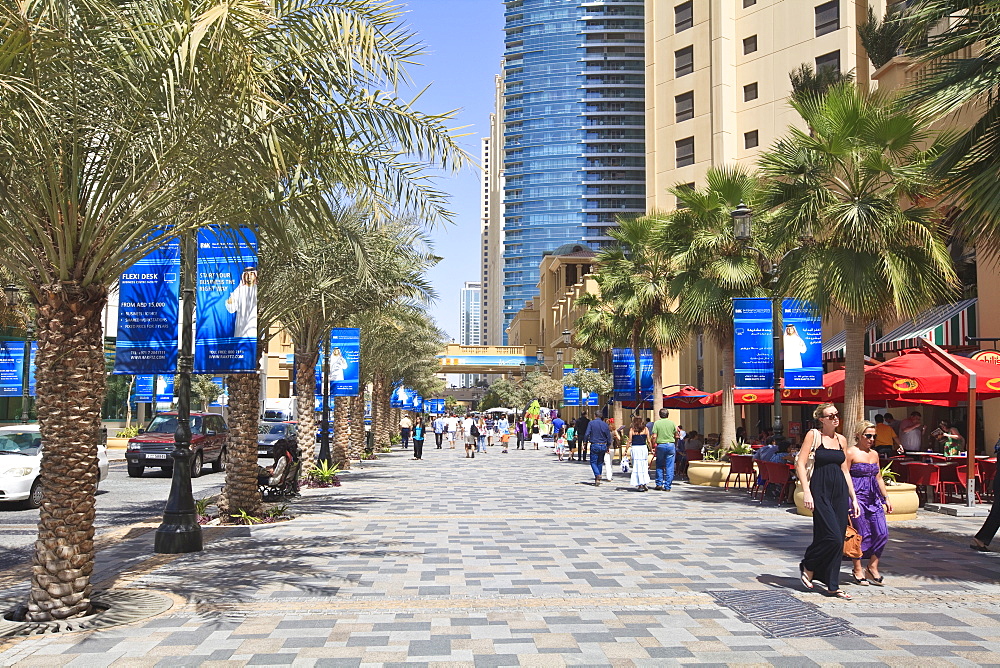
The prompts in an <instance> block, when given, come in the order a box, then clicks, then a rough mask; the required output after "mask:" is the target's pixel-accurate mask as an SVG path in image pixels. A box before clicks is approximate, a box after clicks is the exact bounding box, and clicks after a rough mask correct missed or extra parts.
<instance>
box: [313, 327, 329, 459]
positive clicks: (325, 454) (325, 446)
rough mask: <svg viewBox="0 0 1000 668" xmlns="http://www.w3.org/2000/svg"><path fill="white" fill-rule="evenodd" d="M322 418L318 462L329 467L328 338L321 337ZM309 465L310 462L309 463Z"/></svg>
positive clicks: (326, 336)
mask: <svg viewBox="0 0 1000 668" xmlns="http://www.w3.org/2000/svg"><path fill="white" fill-rule="evenodd" d="M322 397H323V399H322V401H323V418H322V419H321V420H320V428H321V429H322V430H323V434H322V435H321V436H320V439H319V461H320V462H322V463H323V464H325V465H326V466H329V465H330V337H329V335H326V334H324V335H323V393H322ZM310 463H311V462H310Z"/></svg>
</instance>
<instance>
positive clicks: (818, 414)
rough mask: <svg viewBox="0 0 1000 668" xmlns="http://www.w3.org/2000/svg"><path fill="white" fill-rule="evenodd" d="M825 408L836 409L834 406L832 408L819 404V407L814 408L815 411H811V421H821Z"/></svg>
mask: <svg viewBox="0 0 1000 668" xmlns="http://www.w3.org/2000/svg"><path fill="white" fill-rule="evenodd" d="M827 408H836V406H834V405H833V404H830V403H826V404H820V405H819V406H817V407H816V410H814V411H813V419H814V420H822V419H823V411H825V410H826V409H827Z"/></svg>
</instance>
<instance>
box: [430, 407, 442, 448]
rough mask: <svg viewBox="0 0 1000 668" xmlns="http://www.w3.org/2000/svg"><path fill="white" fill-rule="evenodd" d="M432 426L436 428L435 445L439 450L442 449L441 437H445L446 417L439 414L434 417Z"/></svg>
mask: <svg viewBox="0 0 1000 668" xmlns="http://www.w3.org/2000/svg"><path fill="white" fill-rule="evenodd" d="M431 427H432V428H433V429H434V445H435V446H436V447H437V449H438V450H440V449H441V439H443V438H444V430H445V426H444V418H443V417H441V416H440V415H438V416H437V417H436V418H434V422H432V423H431Z"/></svg>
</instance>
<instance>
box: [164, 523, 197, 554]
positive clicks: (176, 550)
mask: <svg viewBox="0 0 1000 668" xmlns="http://www.w3.org/2000/svg"><path fill="white" fill-rule="evenodd" d="M201 550H202V534H201V525H199V524H198V522H197V521H196V520H195V519H194V517H193V516H191V517H187V516H186V515H178V516H177V517H166V518H164V522H163V524H161V525H160V528H158V529H157V530H156V534H155V536H154V538H153V552H155V553H157V554H185V553H187V552H201Z"/></svg>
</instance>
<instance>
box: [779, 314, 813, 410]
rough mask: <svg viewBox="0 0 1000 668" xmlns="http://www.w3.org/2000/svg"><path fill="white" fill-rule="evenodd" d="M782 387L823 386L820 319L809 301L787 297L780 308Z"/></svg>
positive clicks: (808, 387)
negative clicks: (783, 380) (783, 379)
mask: <svg viewBox="0 0 1000 668" xmlns="http://www.w3.org/2000/svg"><path fill="white" fill-rule="evenodd" d="M781 317H782V324H783V326H784V338H783V341H782V343H783V345H782V352H783V353H784V357H785V359H784V363H785V364H784V366H785V388H786V389H795V390H811V389H816V388H822V387H823V320H822V319H821V318H820V316H819V313H817V312H816V308H815V307H814V306H813V305H812V304H810V303H809V302H803V301H799V300H797V299H786V300H784V302H782V308H781Z"/></svg>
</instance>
